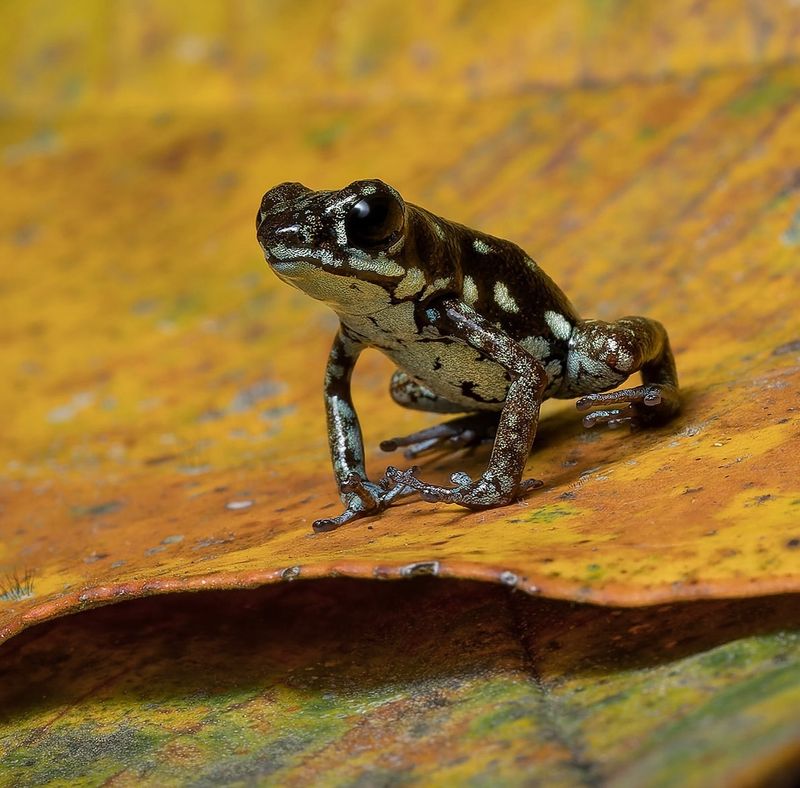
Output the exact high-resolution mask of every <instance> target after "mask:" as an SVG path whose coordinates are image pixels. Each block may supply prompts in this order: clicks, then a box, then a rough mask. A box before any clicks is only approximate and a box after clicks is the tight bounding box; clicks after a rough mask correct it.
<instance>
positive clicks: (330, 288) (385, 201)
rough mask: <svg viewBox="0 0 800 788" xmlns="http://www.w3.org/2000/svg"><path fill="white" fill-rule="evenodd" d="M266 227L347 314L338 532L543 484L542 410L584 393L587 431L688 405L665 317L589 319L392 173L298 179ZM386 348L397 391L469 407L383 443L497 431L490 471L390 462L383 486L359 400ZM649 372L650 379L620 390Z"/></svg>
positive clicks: (281, 250) (492, 501) (459, 442)
mask: <svg viewBox="0 0 800 788" xmlns="http://www.w3.org/2000/svg"><path fill="white" fill-rule="evenodd" d="M256 226H257V237H258V241H259V244H260V245H261V248H262V250H263V252H264V256H265V258H266V260H267V262H268V264H269V265H270V267H271V268H272V270H273V271H274V272H275V273H276V274H277V276H278V277H279V278H280V279H282V280H283V281H284V282H287V283H288V284H290V285H293V286H294V287H296V288H298V289H300V290H302V291H303V292H305V293H307V294H308V295H309V296H311V297H312V298H316V299H318V300H320V301H323V302H324V303H326V304H327V305H328V306H330V307H331V308H332V309H333V310H334V312H336V314H337V315H338V317H339V321H340V322H339V330H338V333H337V335H336V338H335V339H334V342H333V347H332V349H331V352H330V357H329V359H328V365H327V369H326V372H325V387H324V388H325V407H326V412H327V422H328V438H329V443H330V451H331V457H332V460H333V468H334V472H335V475H336V481H337V484H338V488H339V494H340V497H341V499H342V502H343V503H344V506H345V510H344V512H343V513H342V514H340V515H338V516H336V517H330V518H323V519H319V520H316V521H315V522H314V524H313V527H314V530H316V531H329V530H332V529H334V528H337V527H338V526H341V525H343V524H344V523H347V522H349V521H351V520H355V519H356V518H359V517H364V516H367V515H373V514H376V513H378V512H380V511H382V510H384V509H385V508H386V507H387V506H388V505H389V504H390V503H392V501H395V500H396V499H398V498H400V497H403V496H406V495H410V494H412V493H416V494H418V495H419V496H420V497H421V498H422V499H423V500H426V501H432V502H436V501H441V502H445V503H452V504H458V505H460V506H463V507H466V508H467V509H473V510H479V509H489V508H492V507H495V506H503V505H505V504H508V503H510V502H512V501H514V500H515V499H517V498H519V497H520V496H523V495H525V494H526V493H528V492H529V491H530V490H533V489H535V488H536V487H539V486H541V484H542V483H541V482H540V481H537V480H535V479H523V474H524V470H525V463H526V461H527V458H528V454H529V452H530V450H531V446H532V444H533V440H534V436H535V434H536V427H537V423H538V420H539V408H540V406H541V403H542V401H543V400H545V399H547V398H548V397H556V398H559V399H564V398H579V399H578V401H577V403H576V405H577V408H578V410H579V411H586V415H584V417H583V423H584V425H585V426H586V427H592V426H595V425H597V424H606V425H609V426H612V427H615V426H620V425H623V424H631V425H654V424H661V423H663V422H665V421H667V420H668V419H669V418H671V417H672V416H673V415H674V414H675V413H677V411H678V409H679V404H680V400H679V393H678V378H677V372H676V368H675V361H674V358H673V355H672V351H671V350H670V345H669V339H668V337H667V333H666V331H665V330H664V327H663V326H662V325H661V323H658V322H656V321H655V320H650V319H648V318H645V317H623V318H621V319H619V320H616V321H614V322H604V321H601V320H582V319H581V318H580V317H579V316H578V314H577V312H576V311H575V308H574V307H573V306H572V304H571V303H570V302H569V300H568V299H567V297H566V296H565V295H564V294H563V293H562V291H561V290H560V289H559V287H558V286H557V285H556V284H555V283H554V282H553V280H552V279H550V277H549V276H548V275H547V274H546V273H545V272H544V271H543V270H542V269H541V268H540V267H539V265H538V264H537V263H536V262H534V260H533V259H532V258H531V257H530V256H528V255H527V254H526V253H525V252H524V251H523V250H522V249H521V248H520V247H518V246H517V245H516V244H514V243H511V242H510V241H504V240H502V239H500V238H495V237H493V236H491V235H488V234H486V233H482V232H478V231H475V230H471V229H469V228H467V227H465V226H463V225H461V224H457V223H456V222H452V221H448V220H447V219H443V218H441V217H439V216H436V215H434V214H432V213H430V212H429V211H426V210H425V209H423V208H420V207H418V206H416V205H413V204H411V203H408V202H406V201H405V200H404V199H403V198H402V197H401V196H400V194H399V193H398V192H397V191H396V190H395V189H393V188H392V187H391V186H388V185H387V184H385V183H383V182H382V181H380V180H359V181H355V182H354V183H351V184H350V185H349V186H346V187H345V188H343V189H341V190H339V191H312V190H311V189H308V188H306V187H305V186H302V185H301V184H299V183H282V184H280V185H278V186H275V187H274V188H272V189H270V190H269V191H268V192H267V193H266V194H265V195H264V198H263V200H262V201H261V207H260V209H259V211H258V215H257V217H256ZM368 347H372V348H377V349H378V350H380V351H381V352H382V353H384V354H385V355H386V356H388V357H389V359H391V361H392V362H393V363H394V364H396V365H397V371H396V372H395V373H394V375H393V377H392V380H391V384H390V392H391V396H392V398H393V399H394V401H395V402H397V403H398V404H399V405H402V406H404V407H407V408H414V409H416V410H422V411H432V412H435V413H444V414H447V413H462V414H466V415H462V416H460V417H458V418H454V419H451V420H450V421H447V422H445V423H444V424H441V425H439V426H434V427H430V428H428V429H423V430H420V431H419V432H415V433H414V434H412V435H407V436H404V437H396V438H391V439H389V440H386V441H383V443H381V448H382V449H383V450H384V451H393V450H395V449H397V448H399V447H405V448H406V452H405V453H406V456H407V457H409V458H414V457H417V456H419V455H421V454H423V453H425V452H430V451H435V450H451V449H458V448H462V447H468V446H474V445H477V444H479V443H482V442H489V441H491V442H492V449H491V454H490V458H489V462H488V466H487V468H486V470H485V471H484V473H483V475H482V476H480V478H477V479H472V478H471V477H470V476H469V475H468V474H466V473H463V472H457V473H454V474H452V476H451V482H452V486H440V485H436V484H430V483H428V482H426V481H423V480H422V479H420V478H418V476H417V475H416V474H417V473H418V471H419V469H418V468H416V467H412V468H410V469H408V470H404V471H401V470H399V469H397V468H395V467H392V466H390V467H389V468H387V470H386V474H385V475H384V477H383V478H382V479H380V480H379V481H377V482H373V481H370V480H369V479H368V478H367V474H366V471H365V467H364V447H363V441H362V437H361V428H360V426H359V422H358V416H357V415H356V411H355V408H354V406H353V400H352V398H351V395H350V379H351V375H352V372H353V368H354V366H355V363H356V360H357V359H358V357H359V354H360V353H361V351H362V350H364V349H365V348H368ZM636 371H640V372H641V376H642V385H639V386H635V387H633V388H627V389H623V390H617V391H610V390H611V389H614V388H615V387H617V386H618V385H619V384H621V383H622V382H623V381H624V380H626V379H627V378H628V377H629V376H630V375H631V374H632V373H634V372H636Z"/></svg>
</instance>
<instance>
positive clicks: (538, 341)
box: [520, 337, 550, 360]
mask: <svg viewBox="0 0 800 788" xmlns="http://www.w3.org/2000/svg"><path fill="white" fill-rule="evenodd" d="M520 345H522V347H524V348H525V350H527V351H528V353H530V354H531V355H532V356H533V357H534V358H536V359H539V360H541V359H543V358H545V357H546V356H547V355H548V354H549V353H550V343H549V342H548V341H547V340H546V339H545V338H544V337H525V339H523V340H521V341H520Z"/></svg>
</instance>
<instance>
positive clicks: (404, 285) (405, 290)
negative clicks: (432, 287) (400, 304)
mask: <svg viewBox="0 0 800 788" xmlns="http://www.w3.org/2000/svg"><path fill="white" fill-rule="evenodd" d="M424 285H425V274H423V273H422V271H420V269H419V268H409V269H408V273H407V274H406V275H405V276H404V277H403V278H402V279H401V280H400V281H399V282H398V283H397V287H395V289H394V297H395V298H408V296H413V295H416V294H417V293H418V292H419V291H420V290H422V288H423V287H424Z"/></svg>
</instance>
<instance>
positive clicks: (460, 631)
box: [0, 580, 800, 786]
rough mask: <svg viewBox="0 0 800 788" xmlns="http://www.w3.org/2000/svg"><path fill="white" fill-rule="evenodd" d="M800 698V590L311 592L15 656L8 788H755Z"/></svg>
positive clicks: (41, 630)
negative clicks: (649, 604) (638, 596)
mask: <svg viewBox="0 0 800 788" xmlns="http://www.w3.org/2000/svg"><path fill="white" fill-rule="evenodd" d="M198 677H202V682H198ZM798 704H800V597H798V596H796V595H795V596H789V597H773V598H767V599H759V600H749V601H745V602H741V601H718V602H697V603H691V604H683V605H673V606H660V607H657V608H645V609H641V610H603V609H600V608H595V607H591V606H582V605H570V604H567V603H564V602H554V601H549V600H540V599H531V598H529V597H527V596H525V595H521V594H511V593H510V592H508V591H507V590H505V589H502V588H499V587H492V586H487V585H485V584H477V583H466V582H462V583H456V582H450V583H441V582H435V581H431V580H419V581H416V582H413V583H406V584H396V583H393V584H388V585H377V584H375V583H368V584H365V583H360V582H356V581H348V580H329V581H319V582H315V583H297V584H294V585H290V586H283V587H272V588H266V589H261V590H259V591H253V592H239V593H224V594H223V593H217V594H214V593H209V594H204V595H202V596H198V595H179V596H173V597H171V598H168V599H158V600H154V599H151V600H139V601H136V602H132V603H129V604H125V605H119V606H116V607H114V608H109V609H106V610H100V611H96V612H93V613H91V614H87V615H83V616H79V617H76V618H68V619H63V620H59V621H55V622H51V623H49V624H46V625H43V626H40V627H37V628H36V629H35V630H32V631H31V632H29V633H26V634H24V635H22V636H20V637H19V638H17V639H15V640H14V641H12V642H11V643H10V644H9V645H8V646H6V647H5V648H4V649H3V650H2V651H0V752H3V753H4V757H3V758H2V760H1V761H0V783H2V784H10V785H14V784H19V783H20V782H24V783H25V784H33V783H35V784H45V783H48V784H50V783H53V782H56V783H63V784H75V783H76V782H78V781H80V782H82V783H91V784H95V785H96V784H100V783H106V784H109V785H113V786H126V785H140V784H141V782H142V781H143V780H145V781H146V782H147V783H148V784H151V785H155V784H159V785H164V784H172V783H174V782H180V783H185V782H186V781H187V779H190V780H191V782H192V784H193V785H198V786H205V785H219V784H223V783H224V784H229V783H232V782H236V781H243V782H247V781H253V780H268V781H269V782H270V783H275V784H280V785H289V786H293V785H298V786H299V785H308V784H309V782H313V783H318V782H319V781H320V780H321V779H322V780H324V783H325V784H330V785H342V784H348V785H350V784H369V785H384V784H396V783H397V782H398V781H402V782H404V783H420V782H421V783H425V784H427V783H429V782H430V781H431V780H435V781H436V782H437V784H464V783H466V782H471V783H475V784H492V785H498V784H502V785H530V784H531V783H532V782H539V781H544V782H546V783H547V784H548V785H565V786H574V785H587V784H603V785H612V786H626V785H633V786H640V785H664V786H668V785H675V786H679V785H680V786H684V785H733V784H744V783H745V782H747V779H749V780H750V783H749V784H763V782H764V779H765V778H766V777H774V776H775V775H776V774H780V773H783V772H785V771H786V770H790V769H791V768H792V763H794V764H795V766H796V764H797V760H796V759H797V756H798V746H797V745H798V741H800V719H799V718H798V715H797V708H798ZM187 776H190V777H187ZM787 784H788V782H787Z"/></svg>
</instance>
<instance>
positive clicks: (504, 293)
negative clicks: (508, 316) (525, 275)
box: [494, 282, 519, 314]
mask: <svg viewBox="0 0 800 788" xmlns="http://www.w3.org/2000/svg"><path fill="white" fill-rule="evenodd" d="M494 300H495V301H496V302H497V305H498V306H499V307H500V308H501V309H503V310H505V311H506V312H511V313H512V314H514V313H516V312H519V305H518V304H517V302H516V301H515V300H514V297H513V296H512V295H511V293H509V292H508V288H507V287H506V286H505V285H504V284H503V283H502V282H495V284H494Z"/></svg>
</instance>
